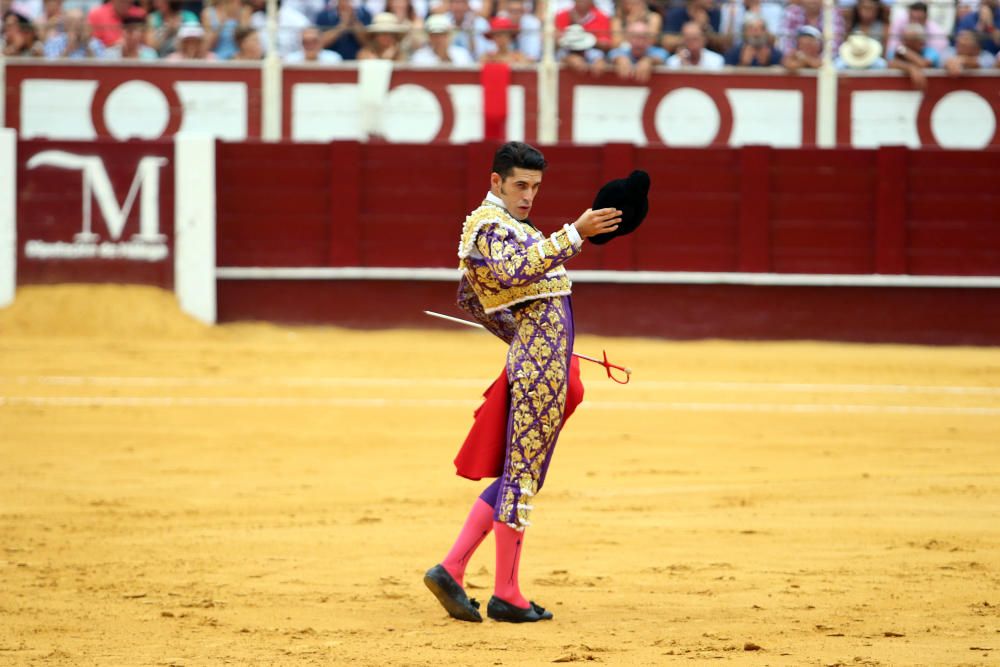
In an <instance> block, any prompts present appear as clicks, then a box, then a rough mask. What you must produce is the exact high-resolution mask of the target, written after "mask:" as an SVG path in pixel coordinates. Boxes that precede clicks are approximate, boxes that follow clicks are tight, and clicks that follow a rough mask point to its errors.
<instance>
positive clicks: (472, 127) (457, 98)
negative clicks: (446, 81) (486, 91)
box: [447, 83, 483, 144]
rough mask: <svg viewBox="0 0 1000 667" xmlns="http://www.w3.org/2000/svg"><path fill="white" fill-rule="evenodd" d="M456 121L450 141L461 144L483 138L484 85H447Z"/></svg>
mask: <svg viewBox="0 0 1000 667" xmlns="http://www.w3.org/2000/svg"><path fill="white" fill-rule="evenodd" d="M447 89H448V97H449V98H450V99H451V108H452V109H454V110H455V123H454V125H452V128H451V137H450V141H451V142H452V143H456V144H461V143H466V142H470V141H482V139H483V87H482V86H480V85H479V84H477V83H476V84H472V83H466V84H453V85H450V86H448V87H447Z"/></svg>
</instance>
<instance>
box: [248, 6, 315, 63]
mask: <svg viewBox="0 0 1000 667" xmlns="http://www.w3.org/2000/svg"><path fill="white" fill-rule="evenodd" d="M253 5H254V7H255V8H258V7H259V9H258V10H257V11H255V12H254V13H253V16H251V17H250V25H251V27H252V28H253V29H254V30H256V31H257V32H258V33H260V36H261V45H262V46H263V47H264V51H265V52H266V51H267V9H266V7H265V3H264V2H263V1H262V0H254V3H253ZM310 26H312V23H311V22H310V21H309V19H308V18H306V16H305V14H303V13H302V12H300V11H299V10H297V9H295V8H294V7H292V6H291V5H286V4H283V3H281V6H280V7H279V8H278V55H279V56H280V57H282V58H286V57H287V56H288V54H290V53H293V52H295V51H298V50H299V47H300V46H301V45H302V31H303V30H305V29H306V28H308V27H310Z"/></svg>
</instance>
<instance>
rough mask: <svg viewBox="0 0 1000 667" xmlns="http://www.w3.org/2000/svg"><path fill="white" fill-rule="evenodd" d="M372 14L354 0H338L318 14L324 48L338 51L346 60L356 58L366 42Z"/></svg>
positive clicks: (317, 20)
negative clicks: (366, 31)
mask: <svg viewBox="0 0 1000 667" xmlns="http://www.w3.org/2000/svg"><path fill="white" fill-rule="evenodd" d="M371 22H372V15H371V14H369V13H368V10H367V9H365V8H364V7H360V6H359V7H355V6H354V3H353V2H352V0H337V2H336V4H331V5H329V6H327V7H326V9H324V10H323V11H321V12H320V13H319V14H318V15H317V16H316V27H318V28H319V29H320V30H321V31H322V36H321V39H322V40H323V48H325V49H328V50H330V51H334V52H336V53H337V54H338V55H340V57H341V58H343V59H344V60H356V59H357V57H358V52H359V51H360V50H361V47H362V46H364V42H365V28H366V27H367V26H368V25H369V24H370V23H371Z"/></svg>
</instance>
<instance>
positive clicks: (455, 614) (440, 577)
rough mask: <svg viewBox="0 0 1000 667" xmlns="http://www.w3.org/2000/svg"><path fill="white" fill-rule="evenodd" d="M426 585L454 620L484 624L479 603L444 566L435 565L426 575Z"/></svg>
mask: <svg viewBox="0 0 1000 667" xmlns="http://www.w3.org/2000/svg"><path fill="white" fill-rule="evenodd" d="M424 585H426V586H427V588H429V589H430V591H431V593H433V594H434V597H436V598H437V599H438V602H440V603H441V606H442V607H444V609H445V611H447V612H448V614H449V615H450V616H451V617H452V618H457V619H458V620H460V621H469V622H470V623H482V622H483V617H482V616H481V615H480V614H479V603H478V602H476V601H475V600H470V599H469V596H468V595H466V594H465V589H463V588H462V587H461V586H459V585H458V582H457V581H455V579H454V577H452V576H451V575H450V574H448V570H446V569H444V567H443V566H442V565H435V566H434V567H432V568H431V569H429V570H427V574H425V575H424Z"/></svg>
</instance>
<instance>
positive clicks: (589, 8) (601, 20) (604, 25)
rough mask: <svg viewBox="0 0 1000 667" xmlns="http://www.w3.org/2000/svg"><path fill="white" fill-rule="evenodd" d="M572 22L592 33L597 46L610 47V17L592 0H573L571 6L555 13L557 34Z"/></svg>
mask: <svg viewBox="0 0 1000 667" xmlns="http://www.w3.org/2000/svg"><path fill="white" fill-rule="evenodd" d="M574 24H575V25H579V26H581V27H582V28H583V29H584V30H586V31H587V32H589V33H591V34H592V35H594V37H596V38H597V47H598V48H600V49H603V50H605V51H607V50H608V49H610V48H611V19H610V18H608V16H607V15H606V14H604V13H603V12H602V11H601V10H599V9H598V8H597V7H595V6H594V0H575V2H574V3H573V7H572V8H570V9H566V10H563V11H561V12H559V13H558V14H556V30H557V31H558V32H559V34H562V32H563V31H564V30H566V28H568V27H569V26H571V25H574Z"/></svg>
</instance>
